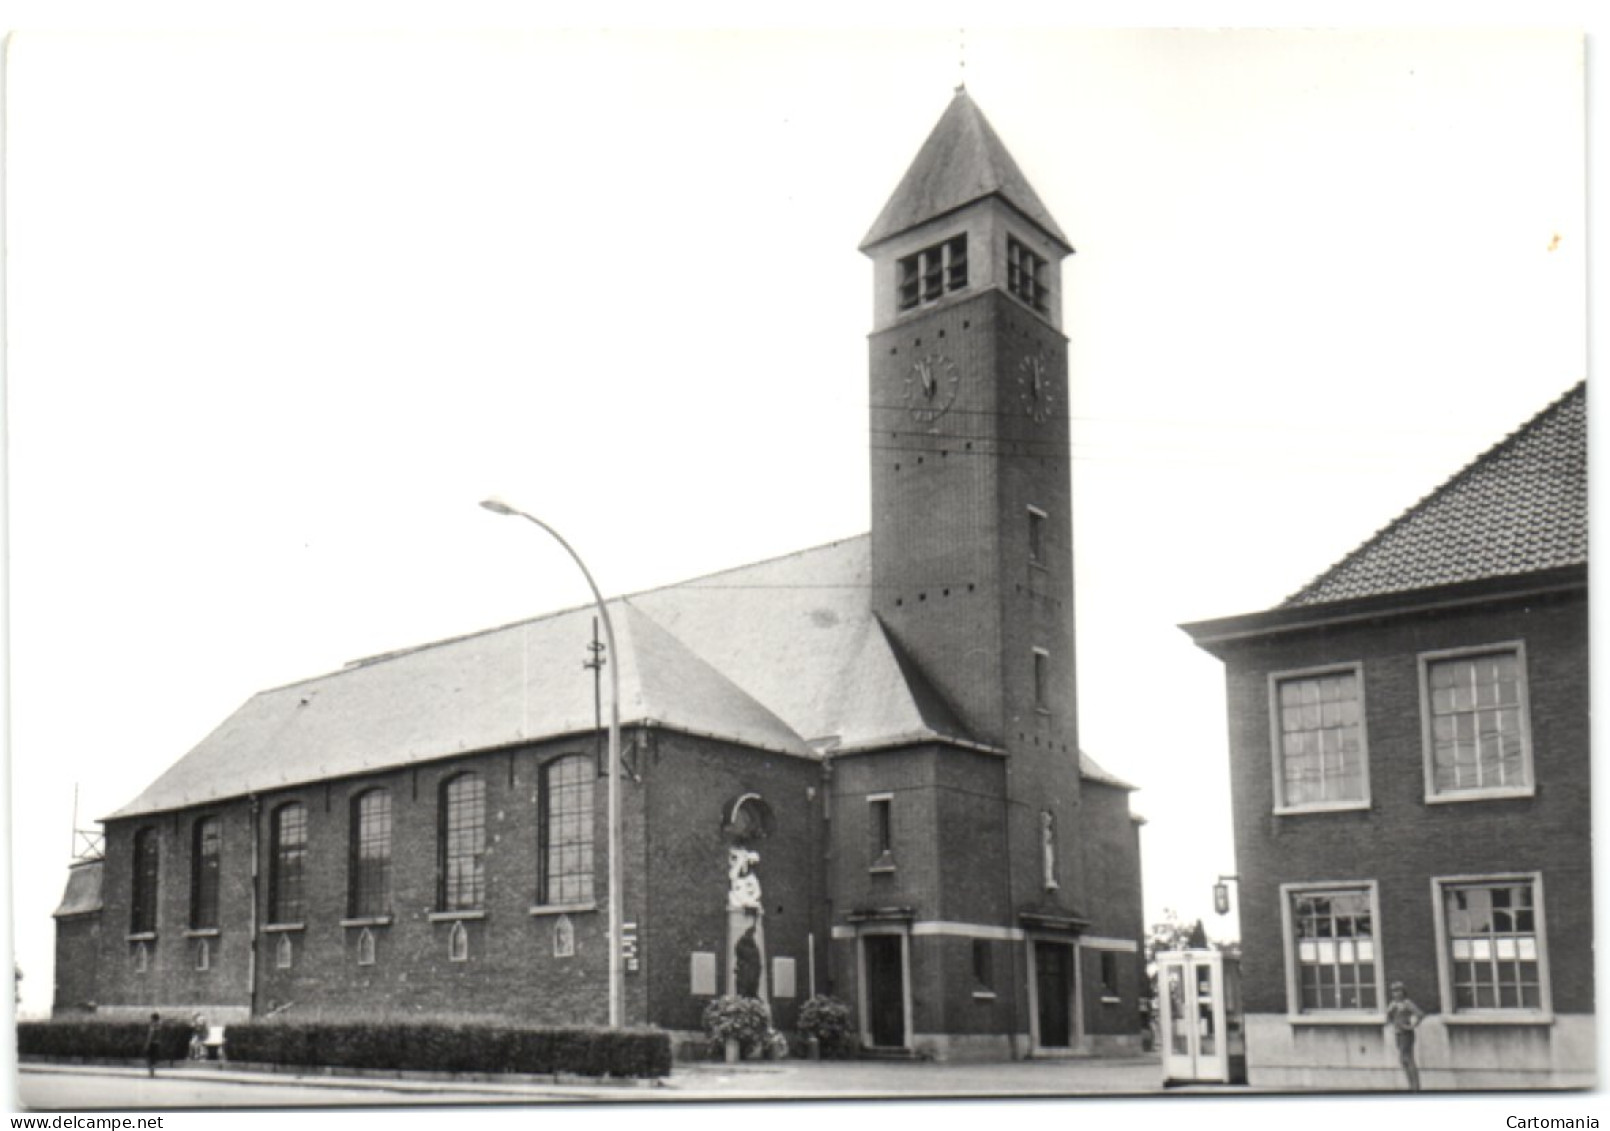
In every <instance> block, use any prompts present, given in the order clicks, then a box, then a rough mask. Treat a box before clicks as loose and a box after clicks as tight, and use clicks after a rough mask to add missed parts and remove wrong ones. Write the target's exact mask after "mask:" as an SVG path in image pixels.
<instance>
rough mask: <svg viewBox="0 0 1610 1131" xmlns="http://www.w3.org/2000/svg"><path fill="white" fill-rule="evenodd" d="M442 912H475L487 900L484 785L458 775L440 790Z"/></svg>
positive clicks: (463, 775) (464, 775)
mask: <svg viewBox="0 0 1610 1131" xmlns="http://www.w3.org/2000/svg"><path fill="white" fill-rule="evenodd" d="M441 845H442V847H441V866H442V867H441V876H442V883H441V901H440V902H441V909H442V910H443V911H475V910H479V909H480V908H481V905H482V903H483V901H484V900H485V898H486V783H485V782H483V781H482V780H481V779H480V777H479V776H477V775H476V774H460V775H458V776H457V777H455V778H453V779H451V780H450V781H448V782H447V784H446V785H444V786H443V787H442V833H441Z"/></svg>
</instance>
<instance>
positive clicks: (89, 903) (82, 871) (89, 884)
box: [51, 860, 103, 919]
mask: <svg viewBox="0 0 1610 1131" xmlns="http://www.w3.org/2000/svg"><path fill="white" fill-rule="evenodd" d="M101 865H102V861H100V860H81V861H79V862H78V863H76V864H74V865H73V867H72V870H71V871H69V872H68V873H67V890H66V891H65V892H63V893H62V897H61V906H59V907H57V908H56V910H54V911H52V912H51V915H52V916H53V917H54V918H57V919H62V918H65V917H66V916H69V915H84V914H87V913H88V912H91V911H99V910H100V909H101V876H102V873H103V868H102V866H101Z"/></svg>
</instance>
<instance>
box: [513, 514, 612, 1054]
mask: <svg viewBox="0 0 1610 1131" xmlns="http://www.w3.org/2000/svg"><path fill="white" fill-rule="evenodd" d="M481 506H483V507H485V508H486V509H487V510H489V511H491V512H492V513H493V514H506V515H514V516H515V517H517V518H523V519H525V520H526V521H527V522H531V523H535V524H536V525H537V526H540V527H542V529H544V530H546V531H547V532H548V533H549V534H551V535H553V538H554V541H556V542H558V543H559V544H560V545H561V546H563V547H564V548H565V552H566V553H568V554H569V555H570V557H571V559H572V560H573V561H575V563H576V566H577V568H579V569H580V570H581V575H582V576H583V577H585V578H586V579H587V587H588V588H589V589H591V590H592V591H593V603H594V604H596V605H597V606H598V615H599V617H600V618H601V619H602V620H603V622H604V642H605V643H606V644H607V645H608V647H609V664H608V667H609V770H608V773H607V775H606V777H607V779H608V781H607V787H608V794H609V810H608V811H609V816H608V831H607V838H608V842H609V847H608V857H609V913H608V917H609V1027H610V1028H611V1029H618V1028H620V1024H621V853H620V834H621V788H620V770H621V677H620V671H621V662H620V653H619V652H617V651H616V650H615V625H614V623H613V622H612V621H611V620H610V619H609V606H608V605H606V604H604V596H603V594H602V593H600V592H599V591H598V584H597V583H596V582H595V581H593V575H592V573H591V572H590V571H589V570H588V569H587V565H586V563H585V562H583V561H582V560H581V555H580V554H578V553H576V551H575V550H574V549H572V548H571V545H570V543H569V542H566V541H565V540H564V538H563V537H562V536H561V535H560V533H559V532H558V531H557V530H555V529H554V528H553V527H551V526H549V525H548V524H547V523H546V522H543V521H542V520H541V519H540V518H537V517H535V516H533V515H529V514H527V513H526V512H525V511H523V510H520V509H519V508H518V507H512V506H510V505H509V504H508V503H505V502H504V501H503V500H502V499H497V498H492V499H483V500H481Z"/></svg>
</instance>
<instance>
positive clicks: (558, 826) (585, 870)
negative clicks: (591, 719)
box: [537, 754, 598, 905]
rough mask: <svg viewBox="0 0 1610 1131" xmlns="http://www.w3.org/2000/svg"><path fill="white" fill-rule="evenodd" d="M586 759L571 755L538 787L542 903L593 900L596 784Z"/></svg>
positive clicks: (547, 769) (546, 770)
mask: <svg viewBox="0 0 1610 1131" xmlns="http://www.w3.org/2000/svg"><path fill="white" fill-rule="evenodd" d="M597 777H598V775H597V772H596V770H595V769H594V768H593V765H592V763H591V762H590V761H589V760H588V759H587V757H586V756H585V755H581V754H567V755H565V756H564V757H562V758H556V759H554V760H553V761H552V762H549V763H548V764H547V765H546V766H544V767H542V774H541V777H540V778H539V780H538V787H537V813H538V822H537V824H538V829H537V858H538V859H537V902H538V903H539V904H545V905H552V904H576V903H591V902H592V900H593V783H594V782H595V781H596V780H597Z"/></svg>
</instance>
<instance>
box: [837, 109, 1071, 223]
mask: <svg viewBox="0 0 1610 1131" xmlns="http://www.w3.org/2000/svg"><path fill="white" fill-rule="evenodd" d="M992 195H998V196H1000V197H1002V198H1004V199H1005V200H1006V201H1007V202H1008V203H1010V204H1011V205H1012V206H1013V207H1014V208H1016V209H1017V210H1018V211H1019V212H1021V213H1023V214H1024V215H1025V216H1027V217H1028V218H1029V219H1031V220H1033V221H1034V222H1035V223H1036V224H1038V225H1039V226H1040V227H1041V228H1044V229H1045V231H1046V232H1047V233H1048V234H1049V235H1051V236H1052V237H1054V238H1055V239H1056V240H1057V241H1058V242H1060V243H1061V244H1062V246H1063V247H1065V248H1068V249H1069V250H1070V251H1071V250H1072V245H1071V244H1069V243H1068V237H1067V236H1065V235H1063V234H1062V229H1061V228H1059V227H1057V222H1056V221H1055V220H1053V219H1052V218H1051V211H1050V209H1048V208H1046V206H1045V205H1044V203H1042V202H1041V200H1040V198H1039V196H1038V194H1036V193H1035V191H1034V189H1033V188H1032V187H1031V186H1030V185H1029V181H1028V178H1027V177H1025V176H1024V175H1023V171H1022V170H1021V169H1019V168H1018V167H1017V162H1016V161H1014V160H1012V155H1011V154H1010V153H1008V152H1007V151H1006V146H1005V145H1003V144H1002V143H1001V139H1000V137H999V136H998V135H997V134H996V133H995V130H994V128H993V127H992V126H991V125H990V124H989V122H988V120H986V119H985V117H984V114H983V111H981V110H980V109H979V108H978V106H977V104H976V103H974V102H973V100H972V99H971V98H970V97H968V94H967V91H966V90H964V89H962V88H960V87H958V88H957V89H956V96H955V97H954V98H953V99H951V102H950V105H949V106H948V107H946V108H945V112H944V114H943V115H942V116H941V117H940V119H939V123H938V124H937V125H936V126H934V128H933V132H932V133H930V134H929V135H928V140H927V141H925V142H923V144H922V148H921V149H920V150H918V152H917V157H916V160H914V161H913V162H912V163H911V167H910V168H909V169H907V170H906V175H905V176H904V177H902V178H901V180H900V184H899V186H898V187H897V188H896V189H895V191H894V195H893V196H891V197H890V198H889V202H888V203H887V204H885V205H884V206H883V211H882V212H880V213H878V218H877V219H876V220H875V221H873V223H872V229H871V231H869V232H867V234H866V238H865V239H863V240H862V241H861V248H862V250H863V251H864V250H865V249H867V248H869V247H871V246H872V245H874V244H877V243H881V242H882V241H883V240H886V239H888V238H889V237H890V236H893V235H897V234H899V233H900V232H903V231H906V230H907V229H909V228H914V227H916V226H917V225H918V224H921V223H924V222H926V221H928V220H932V219H934V218H935V217H936V216H943V215H944V214H945V213H947V212H953V211H955V210H956V209H958V208H960V207H962V206H963V205H966V204H971V203H972V202H973V201H975V200H980V199H982V198H984V197H986V196H992Z"/></svg>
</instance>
